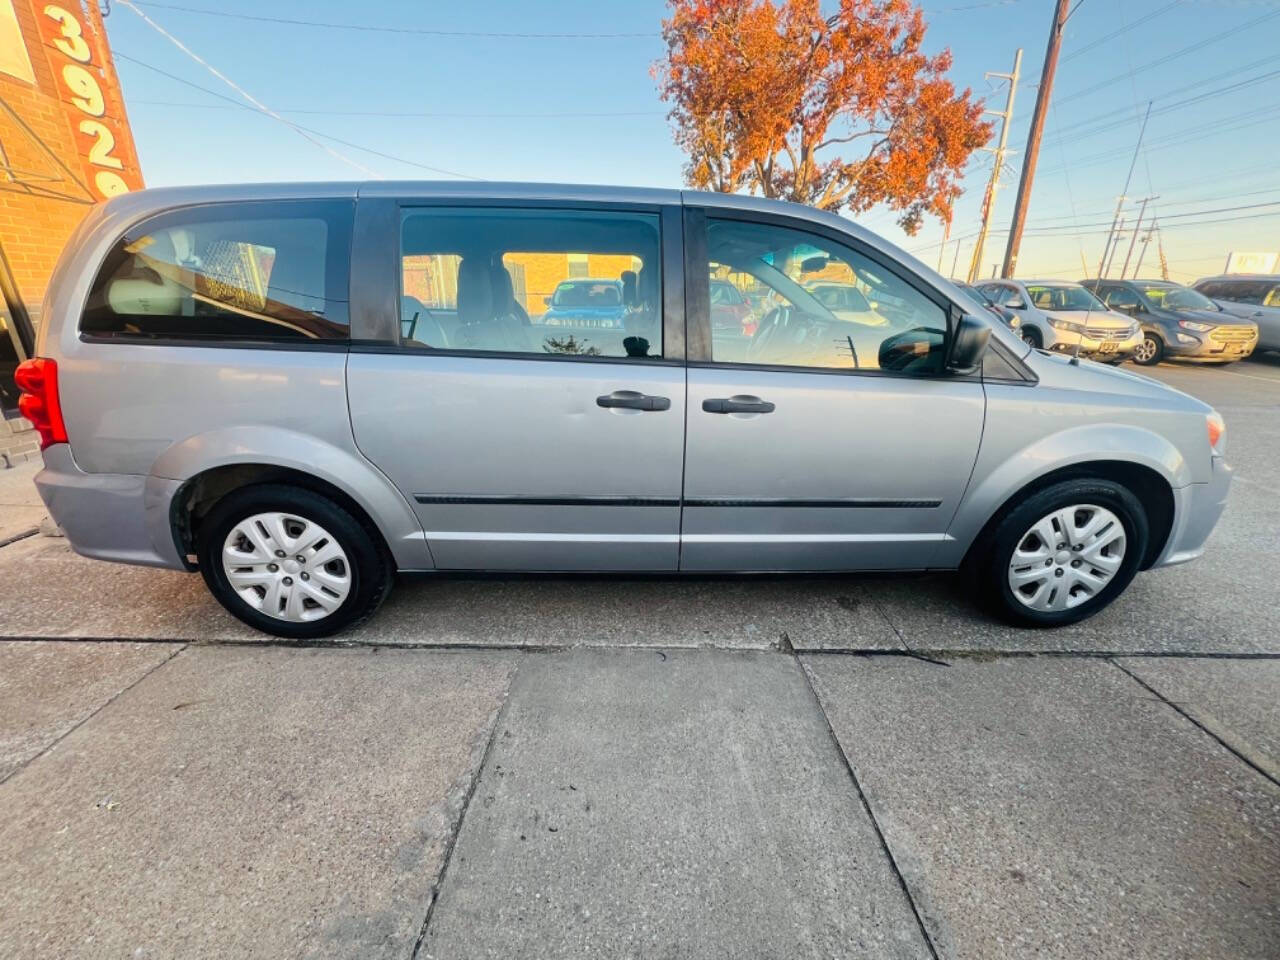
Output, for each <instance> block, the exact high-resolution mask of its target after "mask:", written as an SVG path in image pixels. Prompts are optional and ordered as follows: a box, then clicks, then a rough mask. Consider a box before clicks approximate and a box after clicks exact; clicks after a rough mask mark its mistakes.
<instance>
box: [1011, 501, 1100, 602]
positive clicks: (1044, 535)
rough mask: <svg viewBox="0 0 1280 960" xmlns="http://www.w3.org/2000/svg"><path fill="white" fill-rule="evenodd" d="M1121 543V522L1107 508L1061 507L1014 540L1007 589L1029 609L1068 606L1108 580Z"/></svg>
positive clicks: (1092, 594)
mask: <svg viewBox="0 0 1280 960" xmlns="http://www.w3.org/2000/svg"><path fill="white" fill-rule="evenodd" d="M1124 548H1125V535H1124V524H1123V523H1121V522H1120V518H1119V517H1117V516H1116V515H1115V514H1114V513H1112V512H1111V511H1110V510H1108V509H1106V508H1105V507H1099V506H1097V505H1095V504H1092V503H1083V504H1076V505H1075V506H1070V507H1062V508H1061V509H1059V510H1055V511H1053V513H1050V514H1048V515H1047V516H1044V517H1041V518H1040V519H1039V520H1037V521H1036V522H1035V524H1034V525H1033V526H1032V527H1031V529H1030V530H1028V531H1027V532H1026V533H1024V534H1023V535H1022V539H1021V540H1019V541H1018V545H1017V547H1015V548H1014V551H1013V558H1012V559H1011V560H1010V561H1009V588H1010V589H1011V590H1012V591H1013V595H1014V596H1015V597H1017V598H1018V600H1019V601H1021V602H1022V603H1024V604H1025V605H1026V606H1028V607H1030V608H1031V609H1032V610H1039V611H1042V612H1052V611H1056V610H1070V609H1071V608H1072V607H1078V606H1079V605H1080V604H1082V603H1085V602H1087V601H1089V600H1091V599H1093V598H1094V597H1096V596H1097V595H1098V594H1099V593H1101V592H1102V590H1103V588H1105V587H1106V585H1107V584H1108V583H1110V582H1111V578H1112V577H1114V576H1115V575H1116V571H1117V570H1119V569H1120V564H1121V562H1122V561H1123V560H1124Z"/></svg>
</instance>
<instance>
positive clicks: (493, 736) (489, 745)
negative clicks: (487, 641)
mask: <svg viewBox="0 0 1280 960" xmlns="http://www.w3.org/2000/svg"><path fill="white" fill-rule="evenodd" d="M522 667H523V664H517V665H516V668H515V670H513V671H512V673H511V679H510V680H509V681H507V689H506V692H505V693H504V694H503V696H502V703H501V704H500V705H499V706H498V712H497V713H496V714H495V715H494V718H493V729H491V730H490V731H489V738H488V739H487V740H486V741H485V745H484V750H483V751H482V752H481V754H480V762H479V763H477V764H476V766H475V771H474V772H473V773H472V774H471V780H470V782H469V783H468V784H467V789H466V793H465V794H464V795H463V798H462V805H461V806H460V807H459V809H458V816H457V819H456V820H455V821H454V823H453V829H452V831H451V832H450V834H449V839H448V842H447V843H446V844H445V849H444V859H443V860H442V861H441V863H440V872H439V874H438V875H437V876H436V879H435V882H434V883H432V885H431V899H430V900H429V901H428V903H427V912H426V915H425V916H424V917H423V918H422V927H421V928H420V929H419V930H418V939H417V940H415V941H414V944H413V950H412V952H411V953H410V954H409V958H410V960H418V956H419V955H420V954H421V952H422V947H423V944H425V943H426V940H427V929H428V928H429V927H430V926H431V917H432V916H433V915H434V914H435V909H436V904H437V903H439V902H440V891H441V890H443V889H444V884H445V880H446V879H448V876H449V865H450V864H451V863H452V862H453V848H454V847H455V846H456V845H457V842H458V836H459V835H460V834H461V833H462V824H463V823H464V822H465V820H466V818H467V811H468V810H469V809H471V798H472V797H474V796H475V793H476V788H477V787H478V786H479V785H480V775H481V774H482V773H483V772H484V768H485V765H486V764H487V763H488V762H489V755H490V753H492V751H493V745H494V743H495V742H496V741H497V739H498V731H499V730H501V729H502V721H503V718H504V717H505V716H506V713H507V704H508V703H509V702H510V701H511V690H512V688H513V687H514V686H515V683H516V677H517V676H518V675H519V673H520V670H521V668H522Z"/></svg>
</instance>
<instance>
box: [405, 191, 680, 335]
mask: <svg viewBox="0 0 1280 960" xmlns="http://www.w3.org/2000/svg"><path fill="white" fill-rule="evenodd" d="M400 245H401V246H400V249H401V277H402V279H401V300H400V305H401V313H400V337H401V344H402V345H404V346H406V347H411V348H417V349H427V348H429V349H432V350H456V351H482V352H497V353H532V354H538V355H540V356H545V355H547V354H558V355H566V356H582V357H637V358H640V357H661V356H662V308H661V304H662V293H661V291H662V278H661V276H660V274H659V270H660V267H659V264H660V255H659V251H660V244H659V228H658V217H657V215H656V214H641V213H610V212H596V211H573V210H541V209H538V210H514V209H512V210H506V209H492V208H439V207H435V208H409V209H406V210H405V211H404V213H403V215H402V218H401V230H400Z"/></svg>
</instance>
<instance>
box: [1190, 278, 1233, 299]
mask: <svg viewBox="0 0 1280 960" xmlns="http://www.w3.org/2000/svg"><path fill="white" fill-rule="evenodd" d="M1194 289H1196V290H1198V291H1199V292H1200V293H1203V294H1204V295H1205V296H1206V297H1211V298H1212V299H1214V300H1235V299H1237V298H1236V296H1235V295H1234V293H1233V292H1232V289H1231V284H1230V282H1228V281H1226V280H1208V281H1206V282H1204V283H1197V284H1196V285H1195V288H1194Z"/></svg>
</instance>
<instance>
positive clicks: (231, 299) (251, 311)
mask: <svg viewBox="0 0 1280 960" xmlns="http://www.w3.org/2000/svg"><path fill="white" fill-rule="evenodd" d="M352 206H353V205H352V204H351V203H350V202H348V201H280V202H273V203H225V204H210V205H207V206H201V207H192V208H189V209H185V210H179V211H175V212H173V213H167V214H162V215H160V216H158V217H154V218H152V219H150V220H147V221H144V222H143V223H141V224H139V225H138V226H136V227H134V228H133V229H131V230H130V231H129V232H128V233H127V234H126V235H125V236H124V237H123V238H122V239H121V240H120V241H119V242H118V243H117V244H116V246H115V247H114V248H113V249H112V250H111V252H110V253H109V254H107V257H106V259H105V260H104V261H103V264H102V267H101V268H100V270H99V271H98V276H97V279H96V280H95V281H94V283H93V287H92V288H91V289H90V291H89V298H88V301H87V303H86V304H85V311H84V315H83V316H82V317H81V319H80V330H81V332H82V333H85V334H89V335H91V336H94V337H110V338H114V339H163V340H175V339H177V340H197V341H205V340H208V341H236V340H249V341H297V342H299V343H302V342H305V341H308V340H323V341H335V340H337V341H343V340H346V339H347V337H348V318H347V271H348V261H349V259H350V251H351V240H350V236H351V216H352Z"/></svg>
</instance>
